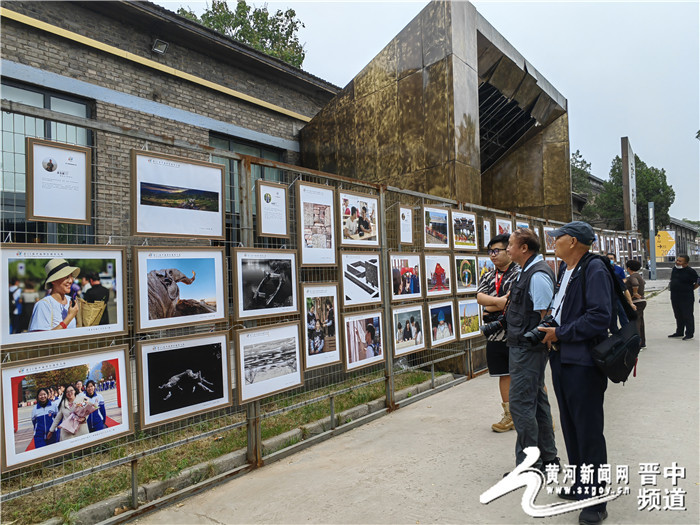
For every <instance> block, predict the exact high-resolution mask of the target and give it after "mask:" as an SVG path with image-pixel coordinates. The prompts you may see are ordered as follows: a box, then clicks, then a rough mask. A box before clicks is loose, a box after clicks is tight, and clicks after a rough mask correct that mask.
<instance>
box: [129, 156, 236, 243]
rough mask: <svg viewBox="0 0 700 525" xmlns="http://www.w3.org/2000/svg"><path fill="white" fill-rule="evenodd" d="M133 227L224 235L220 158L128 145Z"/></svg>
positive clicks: (192, 234)
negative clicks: (191, 156) (211, 160)
mask: <svg viewBox="0 0 700 525" xmlns="http://www.w3.org/2000/svg"><path fill="white" fill-rule="evenodd" d="M131 171H132V184H131V187H132V188H133V189H132V210H133V213H134V219H133V221H132V224H133V232H134V234H135V235H149V236H164V237H170V236H172V237H206V238H207V239H223V238H224V201H223V194H224V168H223V165H221V164H212V163H209V162H201V161H196V160H193V159H188V158H184V157H176V156H173V155H163V154H160V153H152V152H145V151H137V150H131Z"/></svg>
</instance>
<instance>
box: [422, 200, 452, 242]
mask: <svg viewBox="0 0 700 525" xmlns="http://www.w3.org/2000/svg"><path fill="white" fill-rule="evenodd" d="M449 213H450V210H448V209H447V208H432V207H428V206H425V207H423V240H424V242H423V245H424V246H425V247H426V248H441V249H445V248H449V247H450V236H449V232H448V221H449V218H448V217H449Z"/></svg>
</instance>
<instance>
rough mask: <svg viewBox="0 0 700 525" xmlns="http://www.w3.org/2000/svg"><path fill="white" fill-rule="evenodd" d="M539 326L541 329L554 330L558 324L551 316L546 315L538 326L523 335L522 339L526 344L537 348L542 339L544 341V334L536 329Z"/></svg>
mask: <svg viewBox="0 0 700 525" xmlns="http://www.w3.org/2000/svg"><path fill="white" fill-rule="evenodd" d="M540 326H541V327H542V328H555V327H557V326H559V324H558V323H557V322H556V321H555V320H554V316H552V315H547V316H545V317H543V318H542V320H541V321H540V324H538V325H537V326H536V327H535V328H533V329H532V330H529V331H527V332H525V333H524V334H523V337H524V338H525V340H526V341H527V342H528V343H530V346H537V345H538V344H540V343H541V342H542V339H544V336H545V335H546V332H540V331H539V330H538V327H540Z"/></svg>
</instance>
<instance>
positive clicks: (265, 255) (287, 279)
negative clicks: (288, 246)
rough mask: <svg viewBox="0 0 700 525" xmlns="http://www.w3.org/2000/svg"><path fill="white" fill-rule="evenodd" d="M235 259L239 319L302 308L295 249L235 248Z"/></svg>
mask: <svg viewBox="0 0 700 525" xmlns="http://www.w3.org/2000/svg"><path fill="white" fill-rule="evenodd" d="M233 260H234V267H233V271H234V281H235V283H236V286H237V290H238V293H237V294H236V300H235V301H234V303H235V305H236V317H237V318H238V319H256V318H260V317H270V316H272V315H283V314H290V313H297V312H298V311H299V301H298V299H297V297H298V292H297V289H298V285H297V262H296V261H297V255H296V251H295V250H249V249H244V248H234V250H233Z"/></svg>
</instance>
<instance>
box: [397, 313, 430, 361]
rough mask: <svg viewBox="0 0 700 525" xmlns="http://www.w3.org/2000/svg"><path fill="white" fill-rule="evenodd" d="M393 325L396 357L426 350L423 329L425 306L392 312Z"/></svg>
mask: <svg viewBox="0 0 700 525" xmlns="http://www.w3.org/2000/svg"><path fill="white" fill-rule="evenodd" d="M391 315H392V318H393V321H394V323H393V325H392V326H391V329H392V334H393V338H394V357H400V356H402V355H408V354H411V353H413V352H418V351H419V350H423V349H424V348H425V339H424V337H423V335H424V334H423V328H424V327H425V321H424V319H423V305H422V304H414V305H411V306H404V307H401V308H394V309H392V311H391Z"/></svg>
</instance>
